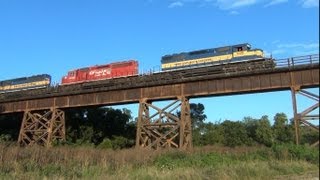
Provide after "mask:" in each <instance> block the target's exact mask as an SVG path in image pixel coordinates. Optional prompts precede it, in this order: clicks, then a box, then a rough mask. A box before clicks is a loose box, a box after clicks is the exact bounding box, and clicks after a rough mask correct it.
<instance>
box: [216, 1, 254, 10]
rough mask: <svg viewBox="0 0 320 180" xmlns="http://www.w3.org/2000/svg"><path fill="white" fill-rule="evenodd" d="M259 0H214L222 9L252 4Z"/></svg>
mask: <svg viewBox="0 0 320 180" xmlns="http://www.w3.org/2000/svg"><path fill="white" fill-rule="evenodd" d="M258 1H259V0H216V5H217V6H218V7H219V8H220V9H223V10H228V9H239V8H242V7H246V6H251V5H254V4H256V3H257V2H258Z"/></svg>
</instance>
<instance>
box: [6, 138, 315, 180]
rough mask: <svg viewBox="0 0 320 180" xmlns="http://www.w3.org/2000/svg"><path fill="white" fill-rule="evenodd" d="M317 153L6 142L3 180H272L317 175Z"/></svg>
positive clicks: (290, 147) (282, 147) (281, 148)
mask: <svg viewBox="0 0 320 180" xmlns="http://www.w3.org/2000/svg"><path fill="white" fill-rule="evenodd" d="M317 150H318V149H311V148H308V147H305V146H295V145H279V146H275V147H272V148H265V147H237V148H226V147H214V146H208V147H202V148H195V149H194V150H192V151H179V150H174V149H171V150H158V151H153V150H137V149H126V150H117V151H114V150H103V149H94V148H90V147H67V146H66V147H54V148H44V147H27V148H20V147H17V146H7V145H1V144H0V179H30V178H31V179H44V178H48V179H59V178H66V179H79V178H81V179H105V178H108V179H270V177H274V178H276V177H278V176H286V175H301V174H304V173H306V172H310V171H312V172H313V171H317V170H318V169H319V161H318V160H319V152H318V151H317Z"/></svg>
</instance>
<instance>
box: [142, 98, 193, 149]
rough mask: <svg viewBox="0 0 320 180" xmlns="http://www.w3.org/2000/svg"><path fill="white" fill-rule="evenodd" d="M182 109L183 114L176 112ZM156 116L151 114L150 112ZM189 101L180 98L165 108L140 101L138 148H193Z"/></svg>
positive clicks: (144, 100)
mask: <svg viewBox="0 0 320 180" xmlns="http://www.w3.org/2000/svg"><path fill="white" fill-rule="evenodd" d="M179 107H180V110H181V114H180V116H177V115H175V114H174V111H176V110H178V109H179ZM151 109H152V110H154V111H155V113H154V114H150V110H151ZM191 132H192V129H191V118H190V105H189V99H187V98H185V97H178V99H177V100H174V101H173V102H172V103H170V104H169V105H167V106H166V107H164V108H162V109H161V108H159V107H157V106H155V105H153V104H151V102H148V101H147V100H146V99H143V100H141V101H140V105H139V115H138V122H137V135H136V147H142V148H149V149H159V148H166V147H174V148H180V149H188V148H191V147H192V137H191Z"/></svg>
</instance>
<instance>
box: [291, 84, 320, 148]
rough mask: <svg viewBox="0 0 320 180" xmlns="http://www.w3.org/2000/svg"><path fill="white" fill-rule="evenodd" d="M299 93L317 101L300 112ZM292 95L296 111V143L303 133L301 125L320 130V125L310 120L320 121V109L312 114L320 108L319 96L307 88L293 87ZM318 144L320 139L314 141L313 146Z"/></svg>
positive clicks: (294, 110)
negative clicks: (301, 132) (298, 105)
mask: <svg viewBox="0 0 320 180" xmlns="http://www.w3.org/2000/svg"><path fill="white" fill-rule="evenodd" d="M297 94H300V95H302V96H304V97H307V98H309V99H311V100H314V101H316V103H315V104H313V105H312V106H310V107H308V108H307V109H305V110H304V111H302V112H300V113H298V108H297V98H296V96H297ZM291 95H292V105H293V112H294V126H295V138H296V144H299V143H300V135H301V134H300V125H304V126H306V127H309V128H310V129H313V130H315V131H318V132H319V126H316V125H314V124H312V123H311V122H310V121H312V120H317V121H318V122H319V111H318V114H310V113H311V112H313V111H314V110H316V109H317V108H319V96H318V95H316V94H313V93H311V92H308V91H306V90H303V89H301V88H300V87H299V86H298V87H292V88H291ZM318 144H319V140H318V141H317V142H315V143H313V144H312V145H311V146H316V145H318Z"/></svg>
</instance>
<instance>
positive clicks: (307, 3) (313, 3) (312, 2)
mask: <svg viewBox="0 0 320 180" xmlns="http://www.w3.org/2000/svg"><path fill="white" fill-rule="evenodd" d="M300 2H301V4H302V7H303V8H312V7H319V0H301V1H300Z"/></svg>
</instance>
